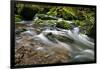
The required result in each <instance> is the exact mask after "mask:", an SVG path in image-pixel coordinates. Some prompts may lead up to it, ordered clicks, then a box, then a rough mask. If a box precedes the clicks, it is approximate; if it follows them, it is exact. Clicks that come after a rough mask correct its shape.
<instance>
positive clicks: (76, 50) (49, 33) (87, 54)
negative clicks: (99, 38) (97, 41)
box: [21, 27, 94, 62]
mask: <svg viewBox="0 0 100 69" xmlns="http://www.w3.org/2000/svg"><path fill="white" fill-rule="evenodd" d="M79 30H80V28H79V27H73V28H72V29H71V30H66V29H61V28H57V27H44V28H43V30H42V31H41V32H40V33H39V34H37V33H36V32H35V31H33V28H31V29H27V31H25V32H22V33H21V35H24V34H28V35H29V36H31V37H32V38H31V39H33V40H36V41H39V42H40V43H43V44H45V45H46V46H51V47H54V48H56V47H59V48H64V49H66V50H68V51H69V53H70V54H71V57H72V60H71V61H80V62H84V61H93V60H94V42H93V39H91V38H89V37H88V36H87V35H85V34H82V33H80V32H79ZM56 36H58V37H56ZM59 37H64V38H66V39H67V40H71V41H64V42H63V41H62V40H59V39H58V38H59Z"/></svg>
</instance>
